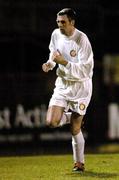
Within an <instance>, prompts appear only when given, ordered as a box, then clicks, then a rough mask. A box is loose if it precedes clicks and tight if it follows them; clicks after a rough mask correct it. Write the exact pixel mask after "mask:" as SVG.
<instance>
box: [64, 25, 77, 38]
mask: <svg viewBox="0 0 119 180" xmlns="http://www.w3.org/2000/svg"><path fill="white" fill-rule="evenodd" d="M74 31H75V27H72V29H71V30H70V31H68V32H67V34H66V36H68V37H69V36H72V35H73V33H74Z"/></svg>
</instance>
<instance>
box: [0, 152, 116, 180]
mask: <svg viewBox="0 0 119 180" xmlns="http://www.w3.org/2000/svg"><path fill="white" fill-rule="evenodd" d="M72 162H73V161H72V155H45V156H25V157H23V156H22V157H0V180H40V179H41V180H75V179H78V180H82V179H83V180H95V179H96V180H99V179H101V180H107V179H109V180H112V179H113V180H119V154H97V155H96V154H94V155H93V154H86V163H85V165H86V171H85V172H84V173H81V174H79V173H73V172H72V165H73V163H72Z"/></svg>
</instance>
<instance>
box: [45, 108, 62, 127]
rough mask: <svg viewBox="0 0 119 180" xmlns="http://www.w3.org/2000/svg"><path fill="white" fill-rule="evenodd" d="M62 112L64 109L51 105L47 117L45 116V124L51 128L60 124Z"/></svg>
mask: <svg viewBox="0 0 119 180" xmlns="http://www.w3.org/2000/svg"><path fill="white" fill-rule="evenodd" d="M63 112H64V107H61V106H56V105H52V106H49V108H48V111H47V115H46V123H47V125H49V126H51V127H57V126H58V124H59V123H60V120H61V118H62V115H63Z"/></svg>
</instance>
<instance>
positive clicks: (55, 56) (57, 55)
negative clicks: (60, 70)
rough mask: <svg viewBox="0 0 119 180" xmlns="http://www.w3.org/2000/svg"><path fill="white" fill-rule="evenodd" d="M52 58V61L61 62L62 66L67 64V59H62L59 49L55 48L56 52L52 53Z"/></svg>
mask: <svg viewBox="0 0 119 180" xmlns="http://www.w3.org/2000/svg"><path fill="white" fill-rule="evenodd" d="M52 60H53V61H54V62H56V63H57V64H62V65H64V66H66V65H67V63H68V62H67V61H66V60H65V59H64V57H63V56H62V54H61V53H60V51H59V50H57V51H56V52H54V53H53V55H52Z"/></svg>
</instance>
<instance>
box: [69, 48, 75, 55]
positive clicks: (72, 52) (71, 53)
mask: <svg viewBox="0 0 119 180" xmlns="http://www.w3.org/2000/svg"><path fill="white" fill-rule="evenodd" d="M70 56H72V57H75V56H76V51H75V50H74V49H72V50H71V51H70Z"/></svg>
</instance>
